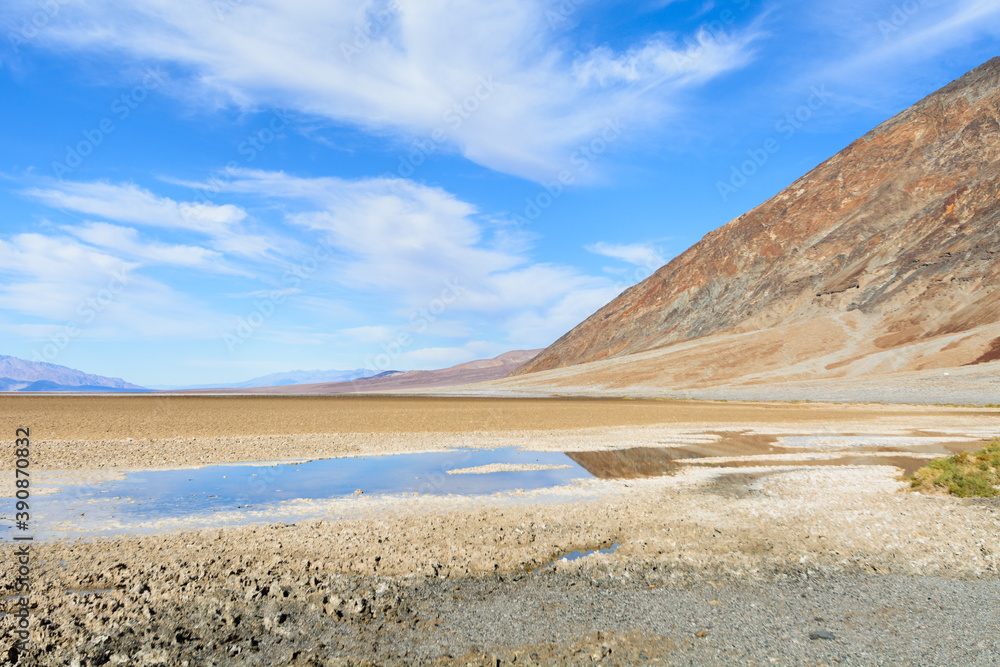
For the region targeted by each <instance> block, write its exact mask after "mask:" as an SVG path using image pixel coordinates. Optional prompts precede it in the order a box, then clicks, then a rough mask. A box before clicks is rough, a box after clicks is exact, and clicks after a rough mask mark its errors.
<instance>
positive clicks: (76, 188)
mask: <svg viewBox="0 0 1000 667" xmlns="http://www.w3.org/2000/svg"><path fill="white" fill-rule="evenodd" d="M21 194H22V195H24V196H26V197H29V198H31V199H35V200H37V201H40V202H42V203H43V204H45V205H46V206H50V207H52V208H56V209H61V210H64V211H70V212H73V213H77V214H81V215H84V216H94V217H100V218H102V219H103V220H110V221H114V222H124V223H130V224H135V225H142V226H145V227H155V228H160V229H164V230H169V231H174V232H177V231H182V232H193V233H195V234H198V235H202V236H206V237H209V238H210V239H211V242H210V243H211V245H212V249H213V250H215V251H217V252H220V253H225V254H233V255H240V256H245V257H255V258H262V257H265V256H268V255H271V254H273V253H275V252H276V251H279V252H280V251H282V250H287V249H288V246H289V245H290V244H289V243H288V242H287V241H285V240H283V239H281V238H280V237H276V236H273V235H272V236H265V235H260V234H255V233H254V232H253V231H252V230H251V229H249V228H248V227H247V226H246V225H243V224H242V223H243V222H244V221H245V220H246V218H247V213H246V211H245V210H243V209H242V208H241V207H239V206H235V205H233V204H221V205H215V204H205V203H201V202H184V201H176V200H174V199H171V198H169V197H163V196H158V195H155V194H153V193H152V192H150V191H149V190H147V189H145V188H142V187H139V186H138V185H136V184H134V183H110V182H104V181H92V182H81V181H58V182H56V181H52V182H47V183H46V184H45V185H42V186H32V187H29V188H26V189H24V190H22V192H21ZM121 229H122V228H119V230H121ZM109 231H112V230H110V229H109V228H106V227H105V228H94V229H91V231H90V232H86V233H88V234H89V235H90V236H91V237H93V238H97V237H98V236H100V238H101V239H102V240H104V241H108V240H109V238H110V235H109V234H108V232H109ZM80 233H85V232H82V231H81V232H80ZM119 243H127V239H122V240H120V241H119ZM109 247H110V246H109Z"/></svg>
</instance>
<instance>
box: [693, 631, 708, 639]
mask: <svg viewBox="0 0 1000 667" xmlns="http://www.w3.org/2000/svg"><path fill="white" fill-rule="evenodd" d="M694 636H695V637H702V638H704V637H707V636H708V630H699V631H698V632H696V633H694Z"/></svg>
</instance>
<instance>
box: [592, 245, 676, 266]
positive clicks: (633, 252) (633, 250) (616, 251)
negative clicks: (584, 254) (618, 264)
mask: <svg viewBox="0 0 1000 667" xmlns="http://www.w3.org/2000/svg"><path fill="white" fill-rule="evenodd" d="M586 250H587V251H588V252H592V253H594V254H595V255H603V256H604V257H611V258H612V259H619V260H621V261H623V262H627V263H629V264H634V265H635V266H640V267H642V268H646V269H658V268H660V267H661V266H663V265H664V264H666V260H664V259H663V255H661V254H660V251H659V249H657V248H656V247H655V246H654V245H652V244H649V243H626V244H615V243H605V242H604V241H601V242H599V243H593V244H591V245H588V246H586Z"/></svg>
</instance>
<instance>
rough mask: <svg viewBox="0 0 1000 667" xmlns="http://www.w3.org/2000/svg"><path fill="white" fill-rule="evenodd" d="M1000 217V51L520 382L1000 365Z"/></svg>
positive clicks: (740, 377)
mask: <svg viewBox="0 0 1000 667" xmlns="http://www.w3.org/2000/svg"><path fill="white" fill-rule="evenodd" d="M998 223H1000V58H998V59H994V60H992V61H990V62H988V63H986V64H985V65H982V66H980V67H978V68H976V69H975V70H973V71H971V72H969V73H968V74H966V75H965V76H963V77H962V78H961V79H959V80H957V81H954V82H952V83H951V84H949V85H948V86H946V87H945V88H943V89H941V90H940V91H938V92H936V93H934V94H932V95H930V96H929V97H927V98H926V99H924V100H922V101H920V102H919V103H917V104H915V105H914V106H913V107H911V108H910V109H908V110H906V111H904V112H903V113H901V114H899V115H897V116H896V117H894V118H892V119H891V120H888V121H886V122H885V123H883V124H882V125H880V126H879V127H877V128H875V129H874V130H872V131H871V132H870V133H868V134H867V135H866V136H864V137H863V138H861V139H858V140H857V141H855V142H854V143H852V144H851V145H850V146H848V147H847V148H845V149H844V150H843V151H841V152H840V153H838V154H837V155H835V156H834V157H832V158H830V159H829V160H827V161H826V162H824V163H823V164H821V165H820V166H818V167H817V168H815V169H814V170H812V171H811V172H809V173H808V174H806V175H805V176H803V177H802V178H800V179H799V180H798V181H796V182H795V183H793V184H792V185H791V186H790V187H788V188H787V189H785V190H784V191H782V192H781V193H779V194H778V195H777V196H775V197H774V198H772V199H771V200H769V201H767V202H766V203H764V204H762V205H760V206H758V207H757V208H755V209H753V210H752V211H750V212H749V213H746V214H744V215H742V216H740V217H739V218H737V219H736V220H733V221H732V222H730V223H729V224H727V225H725V226H723V227H722V228H720V229H718V230H716V231H714V232H712V233H710V234H708V235H707V236H706V237H705V238H704V239H702V240H701V241H700V242H699V243H697V244H696V245H694V246H692V247H691V248H690V249H689V250H687V251H686V252H685V253H683V254H682V255H680V256H678V257H677V258H675V259H674V260H673V261H671V262H670V263H669V264H667V265H666V266H664V267H663V268H661V269H660V270H659V271H657V272H656V273H655V274H654V275H653V276H651V277H650V278H649V279H647V280H645V281H644V282H642V283H640V284H638V285H636V286H634V287H632V288H630V289H629V290H627V291H626V292H624V293H623V294H621V295H620V296H619V297H618V298H617V299H615V300H614V301H612V302H611V303H609V304H608V305H606V306H605V307H603V308H601V309H600V310H599V311H598V312H596V313H595V314H594V315H592V316H591V317H590V318H588V319H587V320H586V321H585V322H583V323H582V324H580V325H579V326H577V327H576V328H575V329H573V330H572V331H570V332H569V333H567V334H566V335H565V336H563V337H562V338H560V339H559V340H558V341H556V342H555V343H554V344H553V345H551V346H550V347H549V348H547V349H546V350H544V351H543V352H542V353H541V354H539V355H538V356H537V357H536V358H534V359H533V360H532V361H530V362H528V363H527V364H525V365H524V366H522V367H521V368H520V369H518V370H517V371H516V374H517V375H519V376H524V374H528V373H537V372H539V371H545V370H549V369H558V368H564V367H567V366H572V365H576V364H584V363H587V362H595V361H599V360H615V359H621V360H622V361H625V360H626V359H629V358H634V359H639V357H635V356H630V355H636V353H642V354H641V359H642V363H641V364H638V363H637V364H632V365H631V366H630V369H629V373H630V374H631V375H630V376H629V377H628V378H625V377H622V376H621V373H622V372H623V371H622V369H623V366H621V365H620V364H611V363H610V361H609V363H607V364H604V363H601V364H597V365H592V366H591V367H592V368H593V369H594V371H593V372H594V373H596V374H597V375H594V376H593V377H594V378H598V376H600V379H599V380H597V381H598V382H599V383H600V384H604V385H608V386H614V385H621V383H622V382H626V383H629V384H636V383H639V384H641V383H643V382H646V383H649V384H650V385H651V386H652V385H656V384H659V385H661V386H662V385H664V384H669V385H671V386H688V387H693V386H709V385H712V384H719V383H724V382H728V383H734V382H735V383H751V382H758V381H759V382H764V381H773V380H774V379H776V378H780V379H782V380H787V379H797V380H798V379H803V378H811V377H819V376H829V377H836V376H843V375H851V374H861V373H873V372H895V371H900V370H919V369H924V368H944V367H954V366H962V365H967V364H975V363H986V362H989V361H991V360H995V359H998V358H1000V338H998V336H1000V327H998V325H997V323H998V322H1000V224H998ZM652 351H656V353H655V354H654V353H653V352H652ZM615 369H617V370H615ZM581 371H582V368H581ZM615 373H618V374H619V377H618V378H617V379H615V377H614V376H615ZM636 374H638V375H640V376H642V377H636ZM545 375H550V374H545ZM557 375H558V374H557ZM553 377H555V376H553ZM524 379H525V380H527V378H524ZM566 382H569V380H566ZM573 383H576V384H585V382H583V380H581V378H580V377H577V378H576V379H574V380H573Z"/></svg>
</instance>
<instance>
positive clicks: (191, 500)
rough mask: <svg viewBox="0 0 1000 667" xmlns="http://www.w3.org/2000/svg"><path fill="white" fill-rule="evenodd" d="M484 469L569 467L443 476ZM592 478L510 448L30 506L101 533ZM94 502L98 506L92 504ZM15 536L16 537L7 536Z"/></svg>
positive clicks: (178, 484)
mask: <svg viewBox="0 0 1000 667" xmlns="http://www.w3.org/2000/svg"><path fill="white" fill-rule="evenodd" d="M489 463H515V464H542V465H560V466H565V465H569V466H571V467H570V468H563V469H557V470H530V471H523V472H495V473H486V474H460V475H449V474H447V473H446V471H447V470H453V469H456V468H468V467H473V466H481V465H486V464H489ZM588 477H592V475H591V474H590V473H589V472H587V471H586V470H585V469H583V468H582V467H580V466H579V465H578V464H576V463H575V462H573V461H572V460H571V459H570V458H569V457H567V456H566V455H565V454H562V453H559V452H526V451H521V450H518V449H514V448H503V449H494V450H458V451H451V452H433V453H427V454H396V455H389V456H365V457H357V458H338V459H323V460H317V461H308V462H305V463H282V464H271V465H262V464H249V465H246V464H242V465H240V464H237V465H216V466H209V467H206V468H197V469H192V470H153V471H143V472H134V473H127V474H126V478H125V479H124V480H121V481H108V482H99V483H95V484H90V485H83V486H64V487H62V490H61V491H60V492H59V493H54V494H51V495H46V496H39V497H37V498H35V499H34V503H33V504H35V505H36V513H39V512H40V514H38V515H37V516H36V517H35V518H36V519H37V522H36V525H35V526H34V528H36V529H42V530H44V522H45V519H46V518H48V519H49V520H50V521H66V520H73V521H74V522H76V523H78V524H85V525H80V527H81V528H83V529H84V530H91V531H95V532H99V531H101V530H103V529H104V527H103V526H101V525H100V524H101V522H102V519H104V520H110V519H113V520H114V522H115V523H119V522H120V523H122V524H126V523H131V522H136V521H150V520H157V519H167V518H179V517H185V516H189V515H205V514H211V513H213V512H233V511H237V512H239V511H244V510H261V509H265V508H266V507H267V506H272V505H276V504H277V503H280V502H281V501H284V500H296V499H317V500H318V499H328V498H337V497H344V496H352V495H353V494H354V491H355V489H361V490H362V491H363V492H364V493H365V494H366V495H371V494H383V493H385V494H401V493H405V494H410V493H422V494H434V495H442V494H458V495H479V494H491V493H497V492H502V491H513V490H515V489H524V490H525V491H529V490H532V489H542V488H547V487H553V486H559V485H561V484H566V483H569V482H570V481H571V480H573V479H581V478H588ZM94 501H98V502H96V503H95V502H94ZM11 532H13V531H11Z"/></svg>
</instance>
